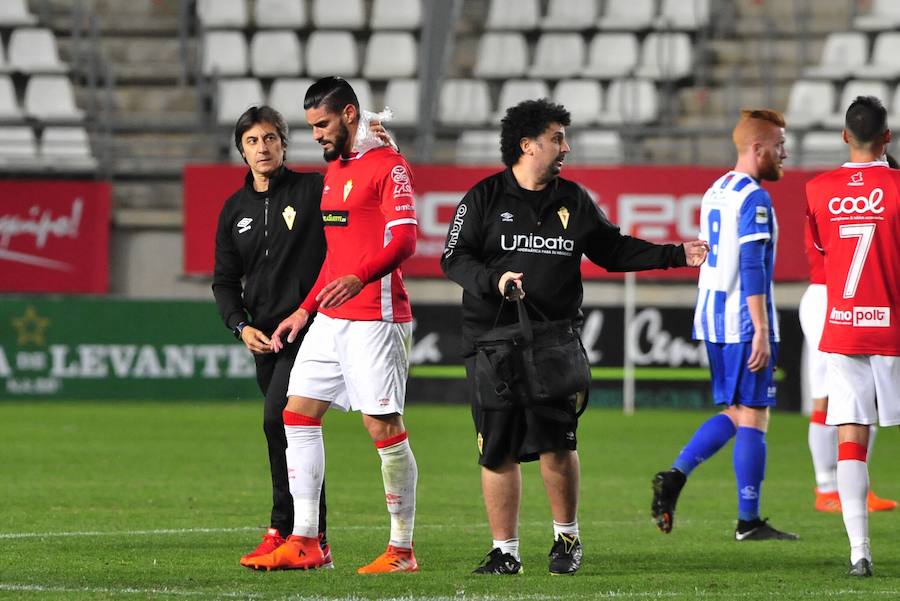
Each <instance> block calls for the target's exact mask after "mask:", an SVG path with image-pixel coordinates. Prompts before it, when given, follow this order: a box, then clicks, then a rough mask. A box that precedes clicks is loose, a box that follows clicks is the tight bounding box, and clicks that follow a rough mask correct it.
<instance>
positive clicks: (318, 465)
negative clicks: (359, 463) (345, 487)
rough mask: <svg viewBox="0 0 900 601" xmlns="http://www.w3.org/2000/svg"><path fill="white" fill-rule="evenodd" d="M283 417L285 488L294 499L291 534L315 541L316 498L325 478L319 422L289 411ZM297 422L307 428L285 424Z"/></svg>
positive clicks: (323, 448)
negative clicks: (285, 439)
mask: <svg viewBox="0 0 900 601" xmlns="http://www.w3.org/2000/svg"><path fill="white" fill-rule="evenodd" d="M284 418H285V420H284V421H285V425H284V434H285V436H286V437H287V451H285V458H286V459H287V468H288V486H289V488H290V491H291V496H292V497H294V530H293V534H295V535H297V536H305V537H307V538H316V537H318V536H319V495H320V494H321V493H322V480H323V479H324V478H325V443H324V440H323V439H322V422H321V421H320V420H317V419H313V418H309V417H306V416H304V415H300V414H297V413H291V412H289V411H285V412H284ZM316 422H318V425H315V424H316ZM298 423H305V424H308V425H289V424H298Z"/></svg>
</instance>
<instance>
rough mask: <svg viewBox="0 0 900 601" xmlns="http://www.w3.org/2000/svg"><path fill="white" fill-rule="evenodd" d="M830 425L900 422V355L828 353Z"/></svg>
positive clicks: (827, 419) (891, 424)
mask: <svg viewBox="0 0 900 601" xmlns="http://www.w3.org/2000/svg"><path fill="white" fill-rule="evenodd" d="M827 357H828V360H827V363H828V390H829V391H830V393H831V394H830V396H829V398H828V417H827V418H826V419H825V423H826V424H828V425H829V426H839V425H841V424H862V425H872V424H875V423H878V424H881V425H882V426H896V425H900V357H889V356H886V355H839V354H837V353H828V354H827Z"/></svg>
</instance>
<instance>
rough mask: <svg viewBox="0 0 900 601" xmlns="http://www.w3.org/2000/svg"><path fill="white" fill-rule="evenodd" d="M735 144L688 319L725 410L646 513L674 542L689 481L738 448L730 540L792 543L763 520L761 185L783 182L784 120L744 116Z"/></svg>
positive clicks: (659, 485) (704, 233) (764, 249)
mask: <svg viewBox="0 0 900 601" xmlns="http://www.w3.org/2000/svg"><path fill="white" fill-rule="evenodd" d="M732 137H733V140H734V145H735V148H736V149H737V155H738V159H737V164H736V165H735V167H734V169H733V170H732V171H729V172H728V173H726V174H725V175H723V176H722V177H720V178H719V179H717V180H716V181H715V182H714V183H713V185H712V186H710V188H709V190H707V192H706V194H705V195H704V196H703V202H702V203H701V205H700V239H702V240H706V241H707V242H709V246H710V251H709V256H708V258H707V261H706V264H704V265H703V266H702V267H701V269H700V280H699V282H698V285H697V287H698V289H699V290H698V296H697V307H696V310H695V313H694V338H695V339H696V340H704V341H706V352H707V356H708V357H709V368H710V374H711V376H712V392H713V400H714V402H715V403H716V404H718V405H723V406H724V409H723V410H722V412H721V413H719V414H717V415H715V416H714V417H712V418H710V419H708V420H707V421H706V422H705V423H703V424H702V425H701V426H700V428H699V429H698V430H697V431H696V432H695V433H694V435H693V437H692V438H691V440H690V441H689V442H688V444H687V445H686V446H685V447H684V448H683V449H682V450H681V453H680V454H679V455H678V457H677V458H676V460H675V462H674V463H673V464H672V468H671V469H670V470H668V471H664V472H659V473H658V474H656V476H655V477H654V478H653V503H652V507H651V512H652V515H653V519H654V520H655V521H656V524H657V526H658V527H659V529H660V530H662V531H663V532H666V533H668V532H670V531H671V530H672V524H673V520H674V515H675V504H676V502H677V500H678V495H679V494H680V493H681V489H682V488H683V487H684V484H685V482H686V481H687V477H688V476H689V475H690V473H691V471H693V469H694V468H696V467H697V466H698V465H699V464H700V463H701V462H703V461H705V460H706V459H708V458H709V457H711V456H712V455H714V454H715V453H716V452H717V451H718V450H719V449H721V448H722V447H723V446H724V445H725V444H726V443H727V442H728V441H729V440H731V439H732V438H734V439H735V441H734V474H735V477H736V479H737V492H738V523H737V529H736V530H735V534H734V536H735V539H736V540H739V541H744V540H767V539H778V540H796V539H797V538H798V537H797V535H795V534H791V533H789V532H781V531H779V530H776V529H775V528H773V527H772V526H770V525H769V524H768V522H767V521H766V520H762V519H760V513H759V502H760V492H761V487H762V480H763V477H764V475H765V469H766V430H767V428H768V422H769V407H771V406H773V405H774V404H775V386H774V380H773V372H774V368H775V361H776V358H777V356H778V320H777V315H776V313H775V304H774V299H773V296H772V273H773V269H774V265H775V243H776V238H777V235H778V226H777V223H776V221H775V211H774V209H773V208H772V200H771V198H770V197H769V194H768V192H766V191H765V190H764V189H763V188H762V187H761V185H760V183H761V182H762V181H763V180H767V181H777V180H779V179H780V178H781V176H782V175H783V173H784V172H783V169H782V162H783V161H784V159H785V158H787V153H786V152H785V149H784V118H783V117H782V116H781V114H780V113H778V112H776V111H772V110H768V109H761V110H752V111H746V110H745V111H742V112H741V118H740V120H739V121H738V123H737V125H736V126H735V128H734V132H733V134H732Z"/></svg>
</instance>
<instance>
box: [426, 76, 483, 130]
mask: <svg viewBox="0 0 900 601" xmlns="http://www.w3.org/2000/svg"><path fill="white" fill-rule="evenodd" d="M490 107H491V100H490V95H489V94H488V86H487V83H486V82H485V81H483V80H480V79H447V80H444V83H443V85H442V86H441V96H440V102H439V105H438V120H439V121H440V122H441V123H442V124H444V125H451V126H469V125H484V124H485V123H486V122H487V120H488V118H489V116H490V114H491V113H490V111H491V108H490Z"/></svg>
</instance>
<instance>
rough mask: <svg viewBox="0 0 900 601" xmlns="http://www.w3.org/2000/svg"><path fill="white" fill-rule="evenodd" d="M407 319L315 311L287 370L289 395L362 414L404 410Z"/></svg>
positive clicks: (409, 334)
mask: <svg viewBox="0 0 900 601" xmlns="http://www.w3.org/2000/svg"><path fill="white" fill-rule="evenodd" d="M411 340H412V324H411V323H392V322H387V321H351V320H347V319H335V318H332V317H328V316H327V315H322V314H321V313H319V314H318V315H316V318H315V320H314V321H313V324H312V325H311V326H310V327H309V331H308V332H307V333H306V338H304V339H303V344H302V345H300V351H299V352H298V353H297V359H296V360H295V361H294V367H293V369H292V370H291V379H290V382H289V383H288V389H287V393H288V396H302V397H306V398H310V399H316V400H319V401H326V402H329V403H331V404H332V407H334V408H336V409H340V410H341V411H350V410H351V409H352V410H354V411H361V412H362V413H365V414H366V415H387V414H390V413H400V414H402V413H403V404H404V400H405V398H406V378H407V376H408V375H409V346H410V343H411Z"/></svg>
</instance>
